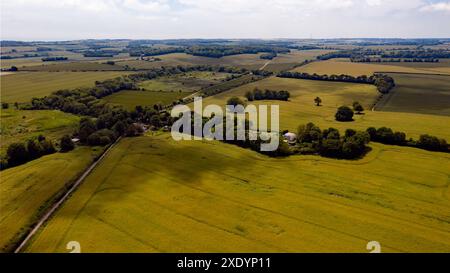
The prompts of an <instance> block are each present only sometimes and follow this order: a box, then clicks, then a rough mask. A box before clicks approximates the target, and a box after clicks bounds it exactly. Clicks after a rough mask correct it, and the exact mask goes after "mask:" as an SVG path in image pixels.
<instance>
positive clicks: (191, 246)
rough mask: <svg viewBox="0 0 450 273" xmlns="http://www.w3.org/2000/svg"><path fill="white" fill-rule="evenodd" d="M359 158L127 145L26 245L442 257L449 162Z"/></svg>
mask: <svg viewBox="0 0 450 273" xmlns="http://www.w3.org/2000/svg"><path fill="white" fill-rule="evenodd" d="M371 147H372V148H373V150H372V151H371V152H370V153H369V154H368V155H367V156H366V158H364V159H362V160H358V161H345V160H333V159H325V158H321V157H317V156H291V157H289V158H285V159H280V158H269V157H266V156H263V155H260V154H257V153H255V152H253V151H250V150H246V149H242V148H239V147H236V146H233V145H229V144H223V143H220V142H216V141H211V142H207V141H181V142H175V141H173V140H172V139H171V136H170V135H169V134H162V135H158V136H145V137H139V138H126V139H123V140H122V141H121V142H120V144H119V145H118V146H117V147H115V148H114V149H113V150H112V151H111V153H110V154H108V156H107V157H106V158H105V160H104V161H103V162H102V163H101V164H100V165H99V167H98V168H96V169H95V170H94V172H93V173H92V174H91V175H90V176H89V177H88V178H87V179H86V181H85V182H84V183H83V184H82V185H81V187H80V188H79V190H78V191H77V192H76V193H75V194H74V195H73V196H72V198H70V199H69V200H68V201H67V202H66V203H65V204H64V206H63V207H62V208H61V209H60V210H59V211H58V212H57V213H56V215H55V216H54V217H53V218H52V220H50V222H49V223H48V224H47V225H46V226H45V228H44V229H43V230H42V231H41V232H40V233H39V234H38V235H37V236H36V238H35V240H33V242H32V243H31V245H29V247H28V248H27V249H26V251H28V252H67V250H66V244H67V243H68V242H69V241H74V240H75V241H78V242H79V243H80V244H81V250H82V252H236V251H237V252H367V250H366V244H367V242H369V241H372V240H375V241H378V242H380V244H381V248H382V251H383V252H449V251H450V209H449V208H450V188H449V185H448V172H449V169H448V166H450V165H449V163H450V156H449V155H448V154H443V153H433V152H427V151H423V150H419V149H414V148H404V147H396V146H385V145H380V144H371Z"/></svg>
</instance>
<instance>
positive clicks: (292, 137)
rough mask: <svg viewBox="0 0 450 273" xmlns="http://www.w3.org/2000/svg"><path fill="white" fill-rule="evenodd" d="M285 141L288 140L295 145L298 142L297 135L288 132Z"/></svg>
mask: <svg viewBox="0 0 450 273" xmlns="http://www.w3.org/2000/svg"><path fill="white" fill-rule="evenodd" d="M283 137H284V141H285V142H287V143H288V144H290V145H295V143H296V142H297V135H296V134H294V133H291V132H287V133H286V134H284V135H283Z"/></svg>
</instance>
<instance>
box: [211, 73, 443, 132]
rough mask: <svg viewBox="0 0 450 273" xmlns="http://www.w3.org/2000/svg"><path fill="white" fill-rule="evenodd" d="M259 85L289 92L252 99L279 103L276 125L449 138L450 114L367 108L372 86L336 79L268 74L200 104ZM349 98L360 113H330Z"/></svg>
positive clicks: (218, 101) (372, 97)
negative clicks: (339, 117)
mask: <svg viewBox="0 0 450 273" xmlns="http://www.w3.org/2000/svg"><path fill="white" fill-rule="evenodd" d="M255 87H258V88H260V89H263V90H264V89H271V90H287V91H289V92H290V93H291V98H290V100H289V101H288V102H284V101H254V102H252V103H254V104H255V105H259V104H269V105H270V104H276V105H279V106H280V129H281V130H283V129H288V130H294V131H295V130H296V129H297V127H298V125H300V124H305V123H308V122H314V123H315V124H317V125H319V126H320V127H321V128H322V129H325V128H328V127H334V128H337V129H339V130H345V129H347V128H354V129H358V130H365V129H367V128H368V127H371V126H374V127H377V128H378V127H382V126H387V127H391V128H393V129H394V130H397V131H403V132H405V133H406V134H407V136H408V137H413V138H418V137H419V136H420V135H421V134H425V133H428V134H432V135H436V136H440V137H443V138H445V139H447V140H450V130H448V124H449V123H450V117H447V116H436V115H425V114H414V113H398V112H382V111H375V112H372V111H370V106H371V104H372V103H373V102H374V101H375V99H376V98H377V97H378V96H379V93H378V92H377V91H376V89H375V87H374V86H372V85H368V84H353V83H338V82H325V81H311V80H298V79H285V78H277V77H270V78H267V79H264V80H261V81H257V82H254V83H250V84H247V85H243V86H240V87H238V88H235V89H232V90H230V91H227V92H223V93H220V94H218V95H215V96H213V97H208V98H206V99H204V101H203V104H204V106H205V105H208V104H218V105H225V104H226V101H227V100H228V98H230V97H233V96H239V97H241V98H242V99H245V97H244V94H245V93H246V92H247V91H251V90H253V89H254V88H255ZM317 96H319V97H320V98H321V99H322V106H320V107H317V106H315V104H314V98H315V97H317ZM353 101H359V102H360V103H361V104H362V105H363V106H364V107H365V108H366V111H365V114H364V115H355V116H354V120H355V121H353V122H337V121H335V118H334V114H335V113H336V110H337V108H338V107H339V106H341V105H348V106H351V105H352V102H353Z"/></svg>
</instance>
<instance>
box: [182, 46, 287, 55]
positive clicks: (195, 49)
mask: <svg viewBox="0 0 450 273" xmlns="http://www.w3.org/2000/svg"><path fill="white" fill-rule="evenodd" d="M184 52H185V53H187V54H191V55H194V56H204V57H211V58H221V57H224V56H230V55H238V54H256V53H260V52H267V53H289V52H290V49H289V48H285V47H277V46H269V45H267V46H266V45H263V46H260V45H204V46H190V47H187V48H186V49H185V51H184Z"/></svg>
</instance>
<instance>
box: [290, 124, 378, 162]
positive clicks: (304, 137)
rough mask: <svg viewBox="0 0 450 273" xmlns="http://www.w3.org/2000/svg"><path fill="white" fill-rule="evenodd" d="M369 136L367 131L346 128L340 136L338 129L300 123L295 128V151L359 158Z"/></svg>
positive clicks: (365, 147) (334, 156)
mask: <svg viewBox="0 0 450 273" xmlns="http://www.w3.org/2000/svg"><path fill="white" fill-rule="evenodd" d="M369 142H370V136H369V134H368V133H367V132H361V131H355V130H352V129H347V130H346V131H345V134H344V135H343V136H341V134H340V132H339V130H337V129H335V128H329V129H325V130H323V131H322V130H321V129H320V128H319V127H318V126H316V125H314V123H308V124H306V125H300V126H299V127H298V129H297V143H298V150H297V152H299V153H302V154H319V155H322V156H325V157H332V158H347V159H354V158H359V157H361V156H362V155H364V153H365V152H366V151H367V146H366V145H367V144H368V143H369Z"/></svg>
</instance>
